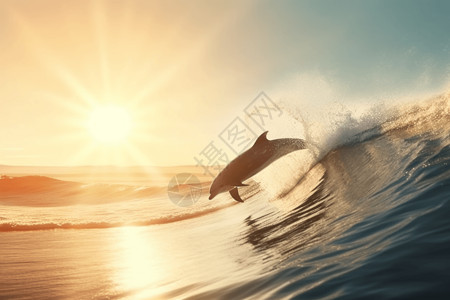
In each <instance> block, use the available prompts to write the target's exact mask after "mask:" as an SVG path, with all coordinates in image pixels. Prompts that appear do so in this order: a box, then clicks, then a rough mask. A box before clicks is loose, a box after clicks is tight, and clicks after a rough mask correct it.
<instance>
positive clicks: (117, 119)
mask: <svg viewBox="0 0 450 300" xmlns="http://www.w3.org/2000/svg"><path fill="white" fill-rule="evenodd" d="M88 128H89V131H90V132H91V134H92V136H93V137H94V139H95V140H96V141H98V142H101V143H110V144H117V143H120V142H123V141H125V139H126V138H127V137H128V135H129V134H130V130H131V118H130V115H129V113H128V111H127V110H126V109H125V108H123V107H120V106H112V105H111V106H101V107H97V108H96V109H94V110H93V111H92V113H91V117H90V119H89V124H88Z"/></svg>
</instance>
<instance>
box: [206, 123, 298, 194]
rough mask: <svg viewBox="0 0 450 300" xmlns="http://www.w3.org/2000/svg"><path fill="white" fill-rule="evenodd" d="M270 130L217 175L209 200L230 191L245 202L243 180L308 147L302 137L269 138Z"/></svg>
mask: <svg viewBox="0 0 450 300" xmlns="http://www.w3.org/2000/svg"><path fill="white" fill-rule="evenodd" d="M267 133H268V131H266V132H264V133H263V134H261V135H260V136H259V137H258V139H257V140H256V142H255V144H253V146H252V147H251V148H250V149H248V150H247V151H245V152H244V153H242V154H241V155H239V156H238V157H236V158H235V159H234V160H232V161H231V162H230V163H229V164H228V165H227V166H226V167H225V169H223V170H222V172H220V173H219V175H217V177H216V178H215V179H214V181H213V183H212V184H211V188H210V190H209V193H210V195H209V200H211V199H213V198H214V197H215V196H217V195H218V194H220V193H225V192H230V195H231V197H233V199H234V200H236V201H239V202H244V201H243V200H242V199H241V197H240V196H239V193H238V189H237V188H238V187H241V186H247V185H248V184H243V181H245V180H247V179H249V178H250V177H252V176H253V175H255V174H256V173H258V172H260V171H261V170H263V169H264V168H265V167H267V166H268V165H270V164H271V163H273V162H274V161H276V160H277V159H279V158H280V157H282V156H284V155H286V154H289V153H291V152H293V151H296V150H301V149H305V148H306V146H305V145H306V142H305V141H304V140H301V139H276V140H271V141H270V140H268V139H267Z"/></svg>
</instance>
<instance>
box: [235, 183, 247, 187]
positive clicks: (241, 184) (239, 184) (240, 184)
mask: <svg viewBox="0 0 450 300" xmlns="http://www.w3.org/2000/svg"><path fill="white" fill-rule="evenodd" d="M234 186H248V184H245V183H242V182H239V183H238V184H235V185H234Z"/></svg>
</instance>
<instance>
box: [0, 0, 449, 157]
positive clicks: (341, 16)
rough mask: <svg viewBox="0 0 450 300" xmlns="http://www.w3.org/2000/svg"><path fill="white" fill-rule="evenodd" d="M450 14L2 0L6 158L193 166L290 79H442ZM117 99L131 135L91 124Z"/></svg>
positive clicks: (372, 88)
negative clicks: (120, 137)
mask: <svg viewBox="0 0 450 300" xmlns="http://www.w3.org/2000/svg"><path fill="white" fill-rule="evenodd" d="M449 15H450V1H414V0H405V1H400V0H397V1H317V0H315V1H237V0H236V1H147V0H142V1H125V0H124V1H83V0H77V1H60V0H54V1H41V0H33V1H20V0H11V1H10V0H0V47H1V51H0V81H1V83H2V85H1V87H0V109H1V110H0V112H1V115H0V164H11V165H88V164H122V165H123V164H125V165H127V164H128V165H136V164H154V165H168V164H170V165H173V164H193V163H195V161H194V160H193V156H195V155H197V154H198V153H199V151H201V150H202V149H203V148H204V146H205V145H206V144H208V143H209V141H211V140H212V139H213V138H216V137H217V134H218V133H219V132H221V130H222V129H223V127H224V126H225V125H227V124H228V123H229V122H230V121H231V120H232V119H233V118H234V116H236V114H238V113H239V112H241V111H242V110H243V108H244V107H245V106H246V105H247V103H248V102H250V101H251V100H252V99H253V98H254V97H255V96H256V95H257V94H258V93H259V92H260V91H265V92H266V93H267V94H269V95H271V93H272V95H275V94H276V93H275V91H279V90H280V87H283V88H285V89H289V88H290V87H291V86H292V85H299V86H301V85H302V82H301V80H300V82H298V81H295V80H293V78H305V77H308V78H322V79H325V80H327V82H330V84H332V85H333V87H334V88H335V89H336V90H338V91H339V93H340V95H341V96H342V95H345V96H348V98H349V99H350V98H351V99H354V100H352V101H368V100H364V99H373V98H376V97H377V95H379V97H383V96H385V95H389V94H401V93H402V92H404V91H418V92H420V91H422V90H423V91H426V90H433V89H440V88H444V87H445V86H446V85H447V82H448V79H449V74H450V34H449V33H448V32H449V28H450V18H449ZM292 88H293V89H298V86H292ZM298 97H299V98H301V97H302V95H301V94H299V95H298ZM355 99H356V100H355ZM357 99H360V100H357ZM274 100H278V99H274ZM303 101H307V100H304V99H303ZM108 104H115V105H116V106H119V107H123V108H124V109H126V110H127V111H128V112H129V114H130V118H131V120H132V123H133V126H132V129H131V131H130V135H129V137H128V140H127V141H126V143H125V142H124V143H123V144H121V145H117V144H115V145H105V144H102V143H99V142H98V141H95V140H93V137H92V134H91V133H90V132H89V130H88V129H87V128H86V124H87V122H88V120H89V118H90V116H91V113H92V111H93V110H94V109H95V108H96V107H98V106H102V105H108Z"/></svg>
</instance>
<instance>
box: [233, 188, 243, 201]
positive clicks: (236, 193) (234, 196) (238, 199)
mask: <svg viewBox="0 0 450 300" xmlns="http://www.w3.org/2000/svg"><path fill="white" fill-rule="evenodd" d="M230 195H231V197H233V199H234V200H236V201H238V202H244V200H242V199H241V196H239V192H238V189H237V188H236V187H235V188H234V189H232V190H230Z"/></svg>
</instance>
